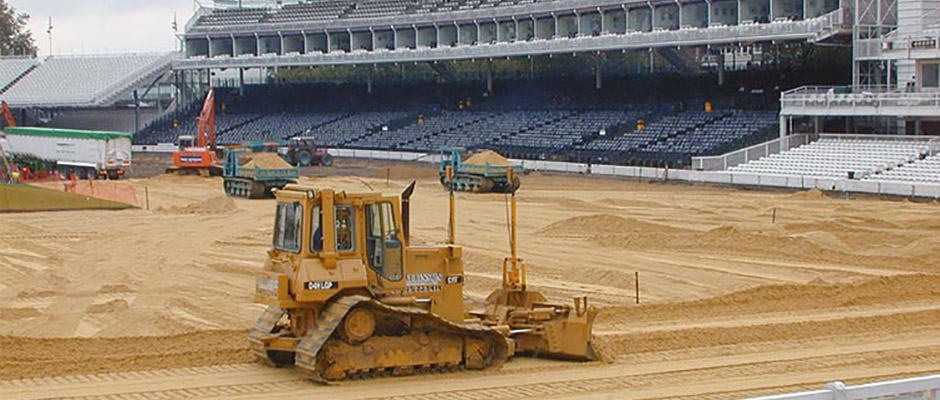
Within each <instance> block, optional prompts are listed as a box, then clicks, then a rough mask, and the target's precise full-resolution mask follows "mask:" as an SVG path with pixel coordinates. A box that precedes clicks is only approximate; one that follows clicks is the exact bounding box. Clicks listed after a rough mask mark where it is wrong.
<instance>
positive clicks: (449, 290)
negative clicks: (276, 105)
mask: <svg viewBox="0 0 940 400" xmlns="http://www.w3.org/2000/svg"><path fill="white" fill-rule="evenodd" d="M276 198H277V212H276V217H275V226H274V235H273V246H272V249H271V250H270V251H269V252H268V260H267V261H266V263H265V272H264V273H263V274H262V276H260V277H259V278H258V281H257V284H256V296H255V299H256V300H257V301H258V302H261V303H266V304H269V305H277V306H278V307H280V308H282V309H287V308H293V307H296V306H298V305H299V304H302V303H308V302H309V303H324V302H327V301H329V300H330V299H331V298H333V297H334V296H336V295H339V294H341V293H346V294H361V295H366V296H369V297H378V298H383V297H401V298H408V299H413V300H414V301H419V300H420V301H425V302H428V304H432V305H431V308H432V309H433V310H434V311H435V312H437V313H440V314H443V315H445V316H446V317H447V318H449V319H451V320H454V321H461V320H463V318H464V309H463V305H462V301H461V299H462V290H463V262H462V260H461V250H460V247H459V246H453V245H430V246H424V245H422V246H409V243H408V235H407V229H406V227H407V216H408V211H407V198H406V197H405V198H403V199H399V197H398V196H384V195H382V194H380V193H355V194H350V193H346V192H343V191H339V192H336V191H333V190H328V189H324V190H316V189H314V188H311V187H306V186H301V185H287V186H286V187H285V188H284V189H283V190H278V191H277V192H276ZM403 203H404V204H406V206H405V207H406V209H405V210H403V205H402V204H403Z"/></svg>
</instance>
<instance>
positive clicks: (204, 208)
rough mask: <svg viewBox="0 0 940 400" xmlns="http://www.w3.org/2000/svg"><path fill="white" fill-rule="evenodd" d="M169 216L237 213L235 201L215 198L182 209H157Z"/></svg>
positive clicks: (219, 197) (177, 207) (223, 197)
mask: <svg viewBox="0 0 940 400" xmlns="http://www.w3.org/2000/svg"><path fill="white" fill-rule="evenodd" d="M157 211H163V212H166V213H169V214H227V213H231V212H235V211H238V205H236V204H235V200H232V198H231V197H228V196H216V197H213V198H211V199H208V200H204V201H200V202H196V203H192V204H188V205H185V206H182V207H179V206H174V207H169V208H158V209H157Z"/></svg>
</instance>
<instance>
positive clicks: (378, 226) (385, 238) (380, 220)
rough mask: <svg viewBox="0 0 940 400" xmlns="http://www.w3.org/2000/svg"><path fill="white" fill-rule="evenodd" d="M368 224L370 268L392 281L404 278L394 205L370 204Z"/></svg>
mask: <svg viewBox="0 0 940 400" xmlns="http://www.w3.org/2000/svg"><path fill="white" fill-rule="evenodd" d="M366 219H367V224H368V232H367V236H368V238H367V242H366V246H367V249H366V253H368V254H367V255H368V258H369V266H370V267H371V268H372V269H374V270H375V271H376V272H378V274H379V275H382V276H383V277H384V278H385V279H388V280H390V281H399V280H401V276H402V250H403V249H402V244H401V240H399V236H398V230H397V228H396V226H395V212H394V209H393V208H392V203H388V202H383V203H376V204H370V205H369V207H368V208H367V212H366Z"/></svg>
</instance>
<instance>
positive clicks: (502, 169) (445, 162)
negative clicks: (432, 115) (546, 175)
mask: <svg viewBox="0 0 940 400" xmlns="http://www.w3.org/2000/svg"><path fill="white" fill-rule="evenodd" d="M462 153H463V150H462V149H456V148H444V149H442V150H441V165H440V168H439V174H440V177H441V184H442V185H444V187H445V188H449V186H453V189H454V190H457V191H460V192H477V193H512V192H515V191H516V190H517V189H519V184H520V181H519V177H518V173H519V172H521V170H520V169H519V168H518V167H514V166H513V165H512V163H511V162H509V160H507V159H506V158H504V157H502V156H500V155H499V154H497V153H495V152H493V151H489V150H484V151H481V152H478V153H477V154H474V155H472V156H471V157H470V158H468V159H467V160H464V159H463V157H462ZM447 168H450V169H451V170H452V171H453V172H454V179H452V180H447V179H446V177H445V172H446V170H447ZM510 171H513V172H515V174H513V176H514V178H513V179H510V178H509V175H510Z"/></svg>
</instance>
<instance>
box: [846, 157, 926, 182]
mask: <svg viewBox="0 0 940 400" xmlns="http://www.w3.org/2000/svg"><path fill="white" fill-rule="evenodd" d="M865 180H869V181H880V182H909V183H935V184H940V155H933V156H929V157H925V158H924V159H922V160H917V161H914V162H912V163H909V164H901V165H900V166H898V167H897V168H893V169H889V170H886V171H882V172H880V173H877V174H874V175H871V176H869V177H867V178H865Z"/></svg>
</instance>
